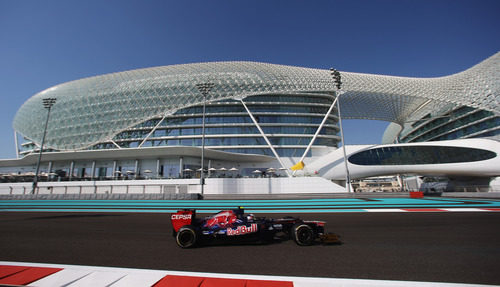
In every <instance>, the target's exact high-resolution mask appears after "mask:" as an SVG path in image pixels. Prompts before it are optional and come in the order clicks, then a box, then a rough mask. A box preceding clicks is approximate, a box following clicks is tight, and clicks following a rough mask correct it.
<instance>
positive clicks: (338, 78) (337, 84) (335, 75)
mask: <svg viewBox="0 0 500 287" xmlns="http://www.w3.org/2000/svg"><path fill="white" fill-rule="evenodd" d="M330 75H331V76H332V78H333V82H334V83H335V87H336V88H337V90H336V91H335V94H336V96H337V114H338V116H339V127H340V139H341V141H342V151H343V153H344V164H345V177H346V179H345V181H346V182H345V185H346V190H347V192H351V176H350V175H349V168H348V164H347V154H346V151H345V142H344V130H343V128H342V117H341V116H340V96H341V95H342V94H343V93H344V92H343V91H342V90H341V88H342V77H341V75H340V72H339V71H337V70H336V69H334V68H330Z"/></svg>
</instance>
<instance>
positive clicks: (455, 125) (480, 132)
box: [399, 107, 500, 143]
mask: <svg viewBox="0 0 500 287" xmlns="http://www.w3.org/2000/svg"><path fill="white" fill-rule="evenodd" d="M412 127H413V130H411V131H410V132H406V134H405V135H404V136H401V137H400V139H399V142H402V143H403V142H425V141H441V140H454V139H459V138H478V137H495V136H497V135H499V134H500V117H499V116H496V115H495V114H494V113H493V112H490V111H485V110H477V109H474V108H471V107H460V108H457V109H454V110H452V111H450V112H448V113H446V114H444V115H443V116H438V117H434V119H433V117H431V116H430V115H426V116H425V117H423V118H422V119H421V120H419V121H417V122H416V123H414V124H413V125H412Z"/></svg>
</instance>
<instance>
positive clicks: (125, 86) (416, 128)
mask: <svg viewBox="0 0 500 287" xmlns="http://www.w3.org/2000/svg"><path fill="white" fill-rule="evenodd" d="M499 71H500V53H497V54H495V55H493V56H492V57H490V58H488V59H486V60H484V61H483V62H481V63H479V64H477V65H476V66H474V67H472V68H470V69H468V70H466V71H463V72H460V73H458V74H454V75H451V76H446V77H440V78H405V77H394V76H382V75H371V74H359V73H350V72H341V78H342V87H341V89H340V90H339V89H338V88H337V86H336V85H335V82H334V80H333V79H332V76H331V75H330V72H329V71H328V70H321V69H310V68H300V67H291V66H283V65H274V64H266V63H255V62H212V63H198V64H184V65H173V66H163V67H155V68H147V69H140V70H133V71H126V72H120V73H113V74H107V75H102V76H96V77H91V78H85V79H81V80H76V81H72V82H67V83H63V84H60V85H57V86H54V87H51V88H49V89H47V90H45V91H42V92H40V93H38V94H36V95H34V96H33V97H32V98H30V99H28V100H27V101H26V102H25V103H24V104H23V105H22V106H21V108H20V109H19V110H18V112H17V114H16V116H15V118H14V129H15V131H16V134H18V135H20V137H18V136H16V139H17V138H22V140H21V141H19V142H16V145H17V146H18V158H17V159H13V160H1V161H0V172H1V173H3V174H4V180H6V178H7V177H8V175H9V174H10V175H12V174H17V175H21V174H26V173H29V172H33V171H34V168H35V165H36V162H37V159H38V155H39V151H40V148H41V146H42V141H43V142H44V143H43V158H42V162H41V165H40V166H41V167H40V170H41V171H42V172H44V173H45V174H47V175H52V176H49V177H52V178H57V179H58V180H72V181H74V180H81V179H86V178H87V179H123V178H124V177H126V178H131V179H138V178H154V179H162V180H165V179H170V180H173V179H185V178H197V177H199V176H200V171H201V159H200V156H201V155H202V154H203V155H204V159H205V161H204V167H205V170H206V172H207V175H206V176H208V177H209V179H214V180H215V179H217V178H225V179H226V182H227V180H229V179H227V178H232V179H231V180H232V181H233V183H234V181H235V180H236V179H235V178H237V179H239V180H240V181H242V180H245V179H246V178H252V177H256V176H257V175H260V177H263V175H267V176H268V178H271V179H273V180H275V181H278V180H285V179H287V180H289V181H293V180H297V178H301V182H304V180H305V181H308V182H309V183H312V182H313V181H319V180H322V183H321V184H319V183H318V185H317V186H318V189H321V188H323V187H319V186H326V187H325V188H327V189H329V188H330V187H328V186H329V185H335V186H336V187H335V188H333V189H334V190H343V187H342V186H341V185H342V181H345V178H346V167H348V169H347V170H348V171H349V175H350V178H351V179H356V178H364V177H369V176H380V175H394V174H417V175H422V176H424V175H440V176H448V177H457V176H460V177H467V178H481V181H482V182H484V181H485V179H487V181H489V180H490V179H492V178H495V177H496V176H500V168H499V166H500V159H499V157H498V153H499V152H500V147H499V142H498V140H499V139H500V117H499V110H500V109H499V102H500V80H499V77H500V72H499ZM44 99H54V101H55V103H53V105H52V106H51V107H50V108H49V107H48V106H46V107H44V105H43V101H44ZM339 116H340V118H339ZM341 119H375V120H383V121H388V122H391V124H390V125H389V126H388V128H387V130H386V132H385V134H384V136H383V143H384V145H377V146H373V145H365V146H346V147H345V152H346V155H345V157H346V158H347V159H348V160H347V162H348V164H347V165H345V164H344V155H343V149H342V148H339V146H341V133H340V127H341V122H340V120H341ZM46 120H47V122H46ZM45 131H46V133H44V132H45ZM203 139H204V140H203ZM462 155H464V156H462ZM471 165H473V166H474V167H475V168H474V169H471ZM293 166H295V168H294V171H292V170H291V169H290V168H291V167H293ZM297 169H298V170H297ZM220 180H224V179H220ZM332 181H333V182H332ZM165 182H167V181H165ZM335 183H338V184H340V185H336V184H335ZM207 184H208V185H210V182H207ZM281 184H282V186H284V185H285V183H281ZM223 185H224V184H223ZM231 186H232V188H234V189H235V190H236V191H235V192H247V190H246V188H238V187H237V186H238V185H237V184H232V185H231ZM219 187H220V185H219ZM217 188H218V187H214V189H217ZM292 189H293V188H292ZM237 190H240V191H237ZM330 190H331V189H330ZM214 192H217V191H214ZM249 192H252V191H249Z"/></svg>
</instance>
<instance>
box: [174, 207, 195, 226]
mask: <svg viewBox="0 0 500 287" xmlns="http://www.w3.org/2000/svg"><path fill="white" fill-rule="evenodd" d="M195 216H196V210H194V209H185V210H179V211H177V212H176V213H172V215H170V222H172V227H173V228H174V231H175V232H178V231H179V229H181V227H183V226H185V225H190V224H191V222H193V221H194V218H195Z"/></svg>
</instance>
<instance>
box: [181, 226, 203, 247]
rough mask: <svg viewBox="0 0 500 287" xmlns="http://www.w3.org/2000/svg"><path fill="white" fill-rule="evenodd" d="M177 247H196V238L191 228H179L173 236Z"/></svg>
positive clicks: (194, 231)
mask: <svg viewBox="0 0 500 287" xmlns="http://www.w3.org/2000/svg"><path fill="white" fill-rule="evenodd" d="M175 239H176V242H177V245H178V246H179V247H181V248H190V247H193V246H195V245H196V242H197V240H198V236H197V233H196V230H195V229H194V227H193V226H190V225H187V226H183V227H181V229H179V232H177V235H176V236H175Z"/></svg>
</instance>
